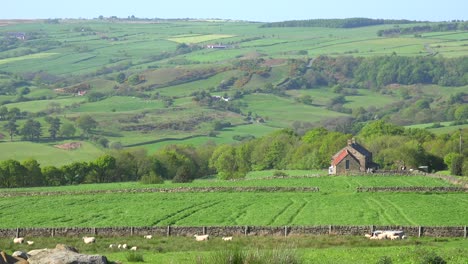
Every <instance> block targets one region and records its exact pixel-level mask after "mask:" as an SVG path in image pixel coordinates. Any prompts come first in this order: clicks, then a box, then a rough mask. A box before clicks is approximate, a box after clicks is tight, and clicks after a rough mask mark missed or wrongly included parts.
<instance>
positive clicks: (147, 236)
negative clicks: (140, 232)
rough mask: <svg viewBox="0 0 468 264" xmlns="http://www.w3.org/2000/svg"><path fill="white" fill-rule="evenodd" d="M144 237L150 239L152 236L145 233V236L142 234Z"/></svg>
mask: <svg viewBox="0 0 468 264" xmlns="http://www.w3.org/2000/svg"><path fill="white" fill-rule="evenodd" d="M144 238H145V239H152V238H153V236H152V235H146V236H144Z"/></svg>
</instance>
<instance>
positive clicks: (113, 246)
mask: <svg viewBox="0 0 468 264" xmlns="http://www.w3.org/2000/svg"><path fill="white" fill-rule="evenodd" d="M119 246H120V245H119ZM115 247H116V245H115V244H110V245H109V248H115Z"/></svg>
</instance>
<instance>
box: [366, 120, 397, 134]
mask: <svg viewBox="0 0 468 264" xmlns="http://www.w3.org/2000/svg"><path fill="white" fill-rule="evenodd" d="M403 132H404V129H403V127H399V126H396V125H394V124H391V123H388V122H385V121H383V120H378V121H374V122H370V123H368V124H367V125H365V126H364V127H363V128H362V130H361V132H360V133H359V136H361V137H364V138H373V137H376V136H381V135H388V136H394V135H401V134H403Z"/></svg>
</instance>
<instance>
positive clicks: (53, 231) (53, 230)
mask: <svg viewBox="0 0 468 264" xmlns="http://www.w3.org/2000/svg"><path fill="white" fill-rule="evenodd" d="M50 236H51V237H54V236H55V228H52V232H51V233H50Z"/></svg>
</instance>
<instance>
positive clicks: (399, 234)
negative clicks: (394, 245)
mask: <svg viewBox="0 0 468 264" xmlns="http://www.w3.org/2000/svg"><path fill="white" fill-rule="evenodd" d="M364 236H365V237H367V238H369V239H372V240H383V239H390V240H399V239H406V236H405V235H404V233H403V231H374V232H372V234H365V235H364Z"/></svg>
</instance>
